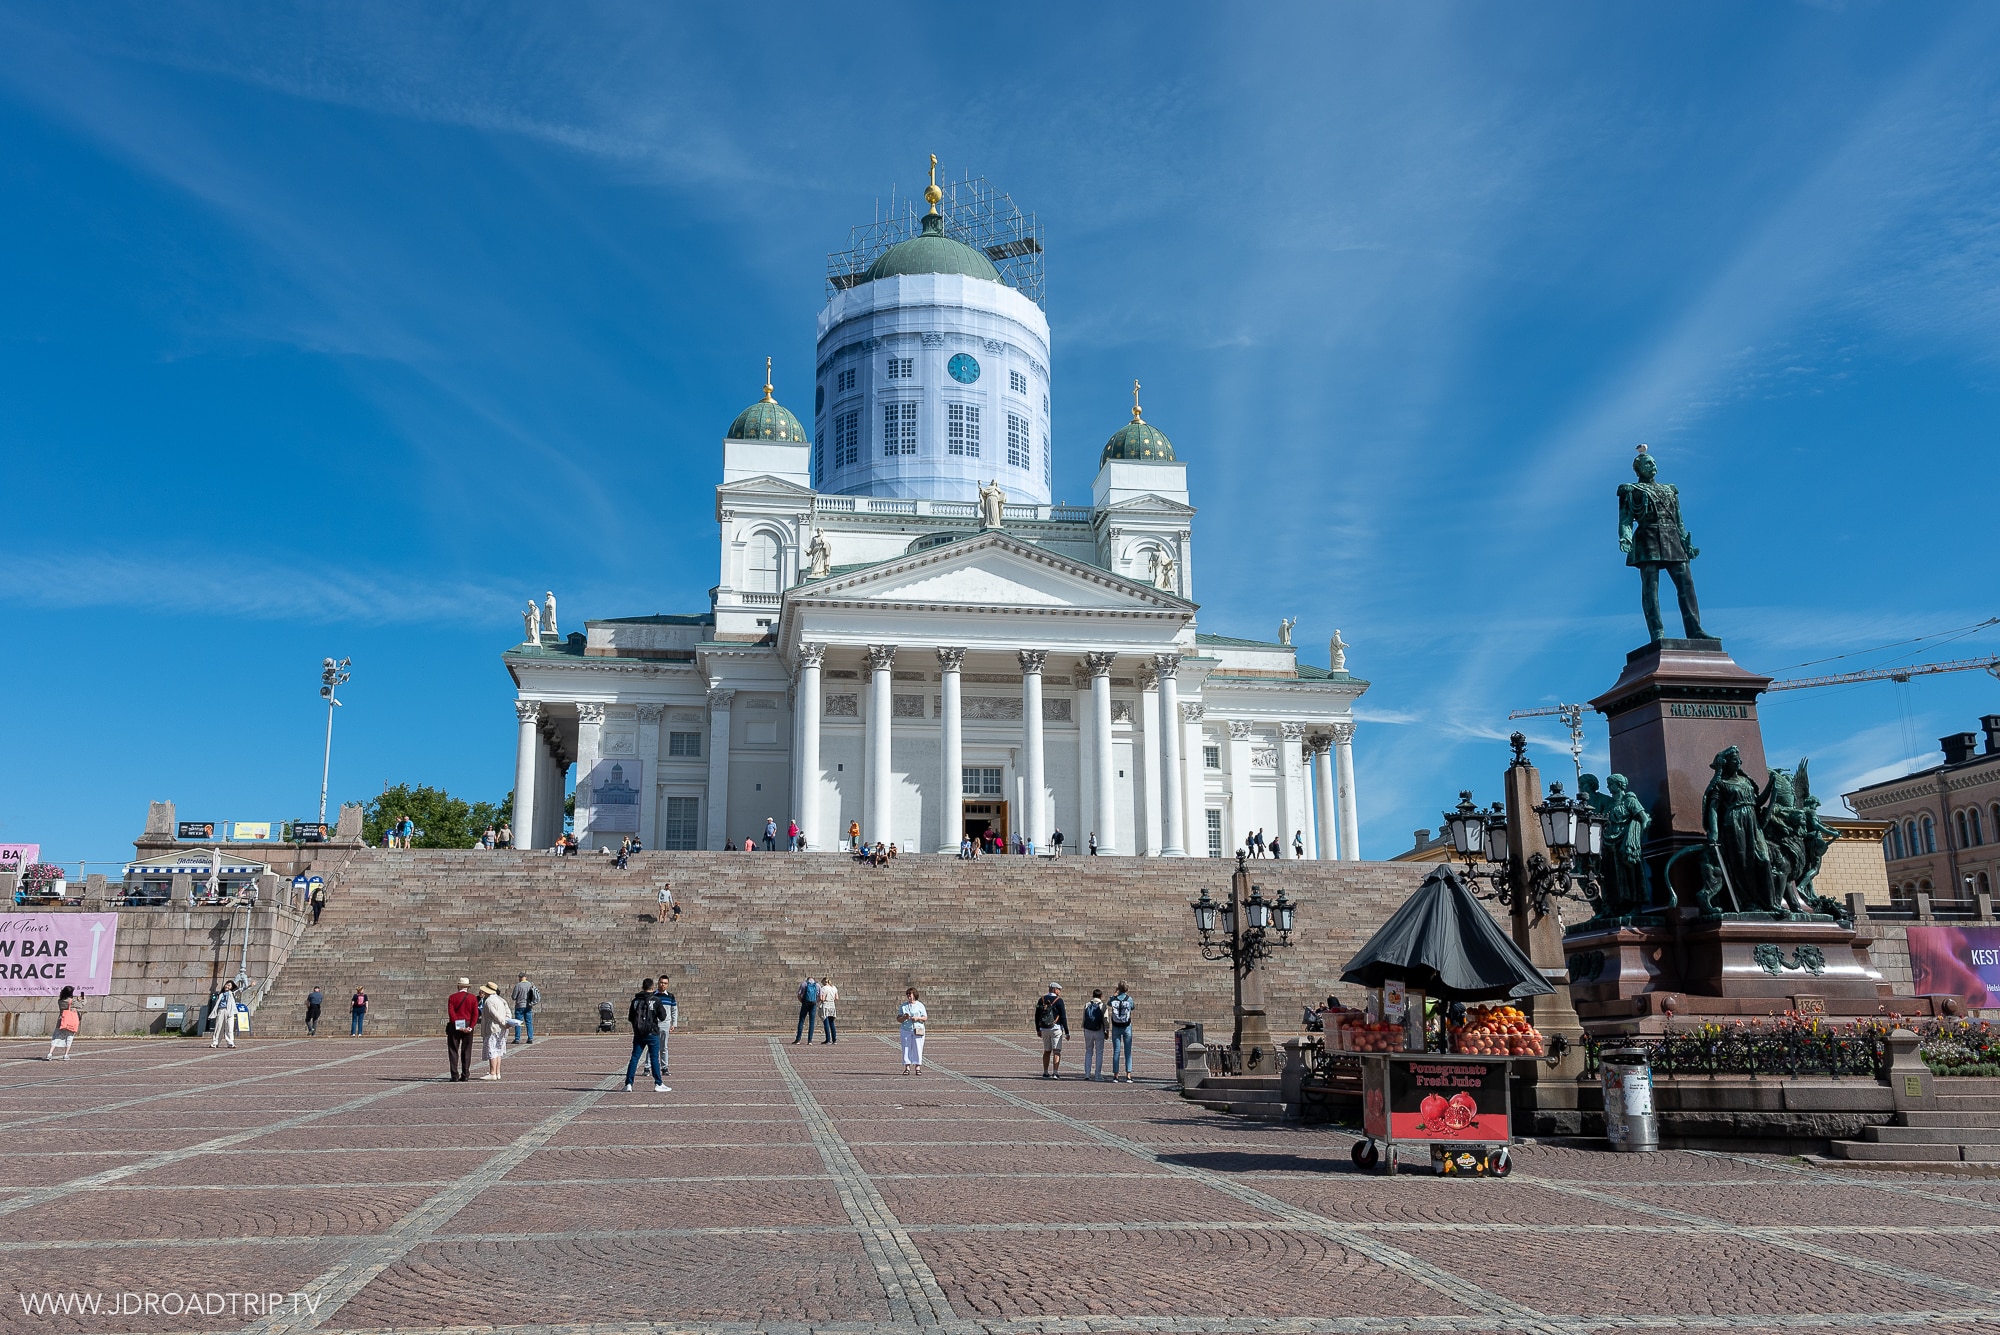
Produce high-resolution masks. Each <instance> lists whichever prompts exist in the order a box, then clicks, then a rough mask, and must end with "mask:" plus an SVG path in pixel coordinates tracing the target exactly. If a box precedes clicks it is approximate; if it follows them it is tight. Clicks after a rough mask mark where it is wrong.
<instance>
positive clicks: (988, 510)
mask: <svg viewBox="0 0 2000 1335" xmlns="http://www.w3.org/2000/svg"><path fill="white" fill-rule="evenodd" d="M1006 516H1007V493H1006V492H1004V491H1002V490H1001V489H1000V479H999V478H997V477H996V478H994V479H993V480H992V481H991V482H988V483H987V484H986V485H985V486H983V487H981V488H980V489H979V527H981V528H999V527H1000V526H1001V524H1002V523H1003V522H1004V521H1005V519H1006Z"/></svg>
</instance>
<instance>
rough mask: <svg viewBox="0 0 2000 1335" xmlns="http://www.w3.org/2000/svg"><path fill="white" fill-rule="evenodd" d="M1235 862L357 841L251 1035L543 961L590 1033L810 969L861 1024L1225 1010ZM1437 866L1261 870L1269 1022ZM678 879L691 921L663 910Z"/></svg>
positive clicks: (712, 1018)
mask: <svg viewBox="0 0 2000 1335" xmlns="http://www.w3.org/2000/svg"><path fill="white" fill-rule="evenodd" d="M1231 865H1232V864H1230V863H1228V862H1222V861H1214V860H1210V859H1204V858H1188V859H1179V858H1175V859H1163V858H1108V857H1107V858H1089V857H1066V858H1061V859H1053V860H1051V859H1042V858H1023V857H988V858H981V859H978V860H976V861H972V862H960V861H958V860H957V859H956V858H952V857H943V856H937V855H927V856H907V857H903V858H899V859H897V860H896V862H894V863H892V864H891V865H889V866H888V867H884V868H872V867H865V866H861V865H859V864H856V863H855V862H853V861H852V860H851V859H849V858H847V857H846V856H844V855H841V854H837V853H800V854H790V853H756V854H745V853H678V852H647V853H642V854H639V855H637V856H635V857H634V858H633V859H632V864H631V867H630V868H629V869H628V870H626V871H619V870H617V869H616V868H615V867H613V866H612V865H611V862H610V859H608V858H605V857H601V856H582V857H575V858H557V857H553V856H551V855H549V854H547V853H541V852H535V853H521V852H511V851H498V852H485V851H479V850H471V849H466V850H413V851H399V850H381V849H368V850H362V851H361V852H359V853H354V854H346V855H343V856H342V859H341V860H340V861H339V862H332V863H329V865H328V866H327V867H326V868H324V869H322V874H325V875H328V877H329V887H328V904H327V909H326V913H325V915H324V916H323V917H322V918H321V920H320V922H319V924H318V926H316V927H312V928H308V929H307V931H306V933H305V936H304V938H303V939H302V940H301V941H300V942H299V943H298V946H297V947H296V949H294V951H293V952H292V954H291V957H290V960H289V961H288V962H287V963H286V965H285V966H284V968H283V970H282V972H281V973H280V974H279V976H278V978H277V980H276V981H275V983H274V984H273V985H272V988H271V991H270V994H269V998H268V1000H267V1001H266V1003H265V1005H264V1006H263V1008H262V1011H261V1014H260V1016H259V1026H260V1027H259V1032H260V1033H266V1034H279V1035H287V1034H291V1033H294V1032H296V1031H298V1030H299V1029H300V1028H301V1027H302V1024H303V1016H304V1014H305V997H306V993H308V992H309V991H311V990H312V988H313V987H314V986H315V985H317V986H319V987H321V988H322V989H323V990H324V991H325V993H326V998H327V1006H326V1010H327V1015H326V1019H325V1021H324V1022H323V1027H322V1030H321V1032H322V1034H325V1033H333V1034H342V1033H345V1031H346V1030H345V1020H346V1011H347V998H348V996H349V995H350V994H351V993H352V992H353V991H354V989H355V988H356V987H360V988H363V989H364V990H366V991H367V992H368V994H369V1019H368V1027H369V1032H370V1033H371V1034H375V1033H384V1034H410V1035H417V1034H427V1033H431V1032H439V1031H442V1028H443V1025H444V1019H443V1016H444V998H445V996H446V995H447V994H448V993H449V992H450V991H451V990H452V987H453V985H454V983H455V981H456V980H457V979H458V978H459V977H460V976H461V975H464V976H467V977H470V978H471V979H472V980H473V982H474V984H475V985H477V984H478V983H481V982H488V981H490V982H494V983H498V984H500V985H501V987H502V988H503V989H505V988H507V987H509V986H511V985H512V983H513V981H514V978H515V977H516V976H517V975H518V974H521V973H523V972H525V973H527V974H528V975H529V976H530V977H531V978H532V979H534V981H535V983H536V984H537V985H538V986H539V987H540V988H541V990H542V994H543V997H544V1001H543V1004H542V1006H541V1008H540V1009H538V1010H537V1012H536V1021H537V1024H538V1026H539V1027H541V1028H543V1029H545V1030H549V1031H554V1032H569V1033H575V1032H578V1031H583V1030H590V1029H594V1028H595V1027H596V1024H597V1005H598V1003H599V1002H600V1001H610V1002H611V1003H612V1004H613V1006H614V1007H615V1008H616V1011H617V1014H618V1015H619V1016H620V1018H621V1023H622V1017H623V1015H624V1011H625V1002H626V1000H627V998H629V997H630V996H631V995H632V992H633V990H634V989H635V988H636V987H637V985H638V982H639V980H640V979H641V978H642V977H646V976H651V975H656V974H658V973H659V972H661V971H662V970H665V971H666V972H667V973H668V974H669V975H670V976H671V978H672V980H673V981H672V986H673V989H674V991H675V993H676V995H677V998H678V1000H679V1002H680V1007H681V1018H682V1022H683V1024H684V1025H685V1026H686V1027H688V1028H689V1029H692V1030H697V1031H708V1032H717V1031H725V1032H727V1031H758V1030H761V1031H778V1032H783V1031H786V1030H789V1029H791V1028H792V1027H793V1025H794V1022H795V1018H796V1015H797V1011H798V1005H797V1002H796V1001H795V1000H794V996H795V991H794V989H795V987H796V985H797V982H798V979H799V978H800V976H801V975H803V974H805V973H807V972H811V973H812V974H814V975H815V976H818V975H830V976H831V977H832V978H833V979H834V981H835V982H836V983H837V984H838V985H839V987H840V993H841V995H840V1021H841V1025H842V1027H843V1028H845V1029H849V1030H857V1031H868V1030H873V1031H877V1032H880V1031H884V1030H887V1029H888V1028H890V1027H892V1025H893V1023H894V1016H895V1009H896V1005H897V1003H898V1002H899V1001H900V1000H901V996H902V990H903V988H904V987H905V986H906V985H910V984H914V985H915V986H917V987H918V988H920V989H922V991H923V995H924V1001H925V1003H926V1004H927V1005H928V1006H929V1008H930V1013H931V1017H932V1023H933V1024H935V1025H937V1026H938V1027H940V1028H942V1029H984V1030H993V1031H999V1032H1014V1031H1018V1032H1019V1033H1021V1034H1022V1036H1023V1038H1024V1040H1027V1039H1031V1037H1032V1035H1031V1033H1030V1018H1031V1010H1032V1006H1033V1004H1034V999H1035V997H1036V996H1037V995H1039V994H1040V992H1041V990H1042V988H1043V986H1044V985H1045V984H1047V983H1048V982H1050V981H1051V980H1054V981H1058V982H1061V983H1062V984H1063V985H1064V989H1065V993H1066V995H1067V996H1068V997H1070V998H1071V999H1072V1000H1071V1002H1070V1004H1071V1006H1072V1008H1080V1006H1081V1003H1082V1002H1083V1001H1084V1000H1085V999H1087V998H1088V997H1089V995H1090V989H1091V988H1093V987H1103V988H1105V989H1106V990H1107V992H1108V991H1109V990H1110V989H1111V988H1112V987H1113V986H1115V985H1116V984H1117V983H1119V982H1120V981H1124V982H1126V983H1128V984H1129V985H1130V986H1131V989H1132V992H1133V995H1134V996H1135V997H1136V998H1137V999H1138V1006H1139V1013H1138V1017H1137V1018H1138V1023H1139V1024H1140V1025H1141V1026H1142V1027H1144V1028H1146V1029H1151V1030H1157V1029H1161V1028H1164V1027H1166V1026H1167V1024H1168V1023H1169V1022H1170V1020H1172V1019H1173V1018H1175V1017H1178V1016H1182V1015H1191V1016H1205V1017H1209V1018H1211V1019H1215V1020H1219V1019H1221V1017H1224V1016H1226V1015H1227V1014H1228V1011H1229V999H1230V983H1229V970H1228V966H1227V965H1223V964H1212V963H1206V962H1204V961H1203V960H1202V959H1201V956H1200V952H1199V951H1198V950H1197V949H1196V937H1195V933H1194V925H1193V920H1192V915H1191V914H1190V913H1189V912H1188V907H1187V906H1188V901H1190V900H1191V899H1194V898H1195V897H1196V896H1197V895H1198V894H1199V893H1200V891H1201V889H1202V887H1204V886H1206V887H1207V888H1208V889H1209V890H1210V891H1211V892H1212V893H1215V894H1216V895H1218V896H1221V895H1223V894H1226V892H1227V888H1228V878H1229V872H1230V870H1231ZM1426 870H1427V868H1425V867H1423V866H1421V865H1415V864H1409V865H1406V864H1402V863H1365V862H1291V861H1285V862H1277V861H1269V862H1262V863H1259V864H1257V865H1256V866H1255V867H1254V868H1253V878H1252V879H1253V880H1254V881H1255V882H1256V883H1258V884H1260V885H1262V886H1263V887H1264V889H1265V893H1266V894H1267V895H1270V894H1275V893H1276V891H1277V889H1278V887H1280V886H1283V887H1284V888H1285V889H1286V891H1287V892H1288V893H1289V894H1290V895H1291V896H1292V897H1293V898H1295V899H1299V900H1301V901H1302V902H1303V906H1302V907H1301V909H1300V911H1299V922H1300V924H1301V930H1300V931H1299V932H1298V933H1297V934H1296V936H1295V937H1294V940H1295V941H1296V943H1297V944H1296V945H1295V946H1294V947H1292V948H1291V949H1279V950H1278V951H1276V952H1275V955H1274V957H1273V959H1272V961H1271V966H1272V967H1271V973H1270V984H1269V988H1270V997H1271V1017H1272V1025H1273V1028H1274V1029H1276V1030H1278V1031H1279V1032H1280V1033H1285V1032H1289V1022H1290V1021H1291V1020H1293V1019H1294V1018H1295V1017H1296V1016H1297V1014H1298V1011H1299V1009H1300V1007H1302V1006H1303V1005H1304V1004H1305V1003H1306V1002H1307V1001H1308V1000H1309V999H1313V1000H1316V999H1318V998H1320V997H1323V996H1325V995H1326V993H1328V992H1330V991H1338V990H1340V984H1339V983H1338V981H1337V980H1338V978H1339V974H1340V970H1341V968H1342V966H1343V965H1345V964H1346V962H1347V960H1348V959H1349V958H1350V957H1351V956H1352V955H1353V953H1354V952H1355V950H1356V949H1358V948H1359V946H1360V945H1361V943H1362V942H1363V941H1365V940H1366V939H1367V938H1368V936H1369V935H1370V934H1372V933H1373V931H1374V930H1375V928H1376V927H1378V926H1379V925H1380V924H1381V922H1382V920H1383V919H1384V918H1386V917H1387V916H1388V915H1389V914H1390V913H1392V912H1393V911H1394V910H1395V908H1396V907H1397V906H1398V905H1399V904H1401V903H1402V901H1403V900H1404V899H1405V898H1406V897H1407V896H1408V895H1409V893H1410V892H1411V891H1412V890H1414V889H1415V888H1416V887H1417V885H1418V883H1419V882H1420V880H1421V878H1422V875H1423V873H1424V871H1426ZM662 883H666V884H669V885H671V886H672V888H673V892H674V895H675V897H676V899H678V900H679V902H680V904H681V908H682V917H681V920H680V921H679V922H677V923H676V922H672V921H668V922H657V921H655V912H656V909H657V907H658V905H657V896H658V890H659V887H660V885H661V884H662Z"/></svg>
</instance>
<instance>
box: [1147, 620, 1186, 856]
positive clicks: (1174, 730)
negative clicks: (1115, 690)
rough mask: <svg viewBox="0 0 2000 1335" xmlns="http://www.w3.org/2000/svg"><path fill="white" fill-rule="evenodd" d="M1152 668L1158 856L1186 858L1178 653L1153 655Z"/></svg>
mask: <svg viewBox="0 0 2000 1335" xmlns="http://www.w3.org/2000/svg"><path fill="white" fill-rule="evenodd" d="M1153 667H1154V669H1155V670H1157V671H1158V672H1159V674H1160V806H1161V808H1162V814H1161V818H1160V856H1161V857H1168V858H1179V857H1186V856H1187V845H1186V844H1185V843H1184V842H1182V835H1181V825H1182V820H1181V817H1182V816H1183V815H1184V814H1185V808H1184V804H1183V801H1182V798H1181V779H1182V774H1181V727H1182V724H1181V688H1180V680H1179V676H1178V674H1179V672H1180V670H1181V656H1180V655H1179V654H1154V655H1153Z"/></svg>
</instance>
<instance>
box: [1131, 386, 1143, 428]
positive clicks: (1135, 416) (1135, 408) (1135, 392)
mask: <svg viewBox="0 0 2000 1335" xmlns="http://www.w3.org/2000/svg"><path fill="white" fill-rule="evenodd" d="M1132 420H1133V421H1135V422H1143V421H1145V420H1146V419H1145V418H1143V417H1141V416H1139V382H1138V381H1137V380H1134V381H1133V382H1132Z"/></svg>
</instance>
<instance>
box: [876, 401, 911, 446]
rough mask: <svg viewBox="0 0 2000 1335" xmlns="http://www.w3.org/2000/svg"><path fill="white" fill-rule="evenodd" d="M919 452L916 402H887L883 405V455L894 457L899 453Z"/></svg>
mask: <svg viewBox="0 0 2000 1335" xmlns="http://www.w3.org/2000/svg"><path fill="white" fill-rule="evenodd" d="M916 452H917V405H916V404H914V403H885V404H883V405H882V457H883V458H885V459H893V458H895V457H896V456H897V455H898V454H915V453H916Z"/></svg>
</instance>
